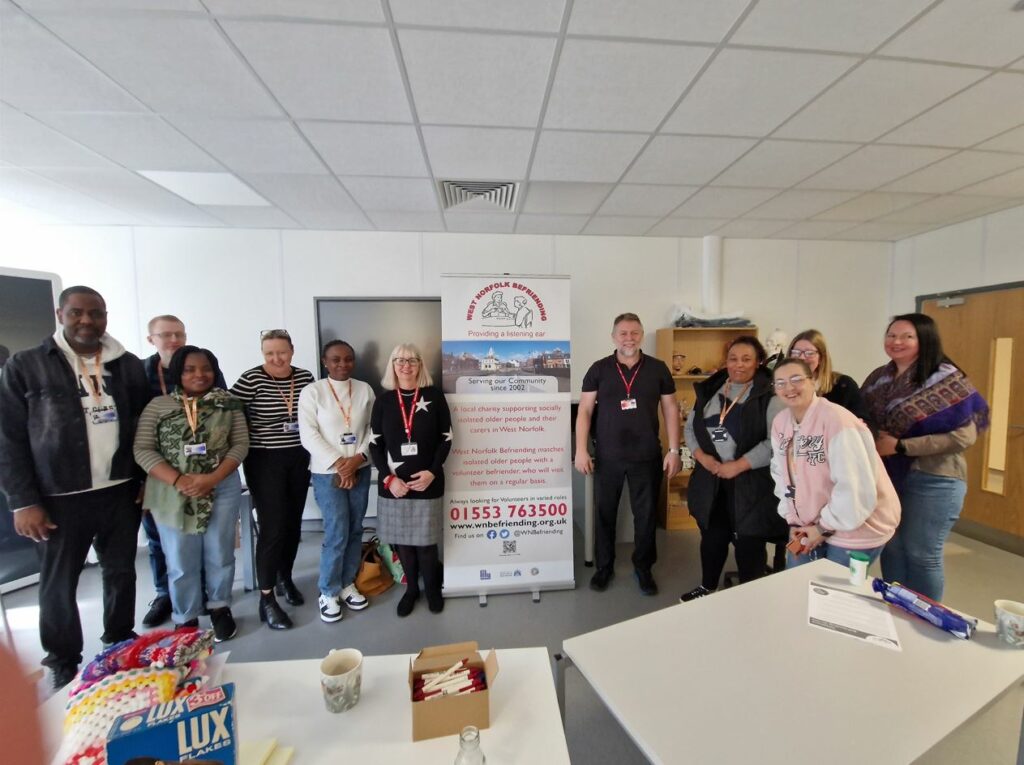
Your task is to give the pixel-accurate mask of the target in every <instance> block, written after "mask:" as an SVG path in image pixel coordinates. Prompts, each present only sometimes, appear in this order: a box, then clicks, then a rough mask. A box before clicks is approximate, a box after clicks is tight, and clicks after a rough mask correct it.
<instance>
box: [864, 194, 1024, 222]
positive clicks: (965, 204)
mask: <svg viewBox="0 0 1024 765" xmlns="http://www.w3.org/2000/svg"><path fill="white" fill-rule="evenodd" d="M1012 204H1013V203H1012V202H1010V201H1009V200H1005V199H999V198H997V197H982V196H954V195H952V194H950V195H947V196H944V197H935V198H934V199H929V200H928V201H926V202H922V203H921V204H919V205H914V206H913V207H908V208H906V209H905V210H899V211H898V212H894V213H891V214H889V215H886V216H885V217H884V218H879V219H878V221H877V222H878V223H953V222H955V221H958V220H962V219H964V218H972V217H975V216H977V215H982V214H983V213H986V212H991V211H993V210H995V209H999V208H1002V207H1009V206H1011V205H1012Z"/></svg>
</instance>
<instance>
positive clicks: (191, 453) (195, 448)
mask: <svg viewBox="0 0 1024 765" xmlns="http://www.w3.org/2000/svg"><path fill="white" fill-rule="evenodd" d="M183 448H184V450H185V456H186V457H196V456H198V455H200V454H206V444H184V447H183Z"/></svg>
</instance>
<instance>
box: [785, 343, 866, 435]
mask: <svg viewBox="0 0 1024 765" xmlns="http://www.w3.org/2000/svg"><path fill="white" fill-rule="evenodd" d="M786 355H787V356H788V357H789V358H791V359H800V360H802V361H804V362H806V364H807V366H808V367H810V368H811V376H812V379H813V380H814V390H815V392H816V393H817V394H818V395H819V396H821V397H822V398H823V399H826V400H828V401H831V402H832V403H833V404H839V406H841V407H843V408H844V409H848V410H850V411H851V412H853V413H854V414H855V415H857V416H858V417H860V418H861V419H863V418H864V411H863V409H862V406H861V400H860V388H859V387H858V386H857V383H856V382H854V379H853V378H852V377H850V376H849V375H844V374H842V373H840V372H837V371H835V369H833V368H832V357H831V356H829V353H828V346H827V345H825V336H824V335H822V334H821V333H820V332H819V331H818V330H816V329H805V330H804V331H803V332H801V333H800V334H798V335H797V336H796V337H794V338H793V340H792V341H791V342H790V343H789V350H788V351H787V352H786Z"/></svg>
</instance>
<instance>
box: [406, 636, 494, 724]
mask: <svg viewBox="0 0 1024 765" xmlns="http://www.w3.org/2000/svg"><path fill="white" fill-rule="evenodd" d="M460 659H465V660H466V663H467V665H468V666H469V668H470V669H482V670H483V672H484V677H486V678H487V688H485V689H484V690H482V691H477V692H476V693H470V694H467V695H465V696H444V697H442V698H439V699H430V700H427V701H412V694H413V686H414V685H415V683H416V680H417V679H418V678H419V677H420V676H421V675H423V674H426V673H429V672H443V671H444V670H446V669H448V668H449V667H450V666H451V665H452V664H454V663H455V662H457V661H459V660H460ZM497 676H498V653H497V651H495V650H494V649H491V651H490V652H489V653H488V654H487V658H486V659H484V658H482V657H481V656H480V652H479V650H478V646H477V644H476V641H470V642H468V643H449V644H448V645H437V646H432V647H430V648H424V649H423V650H422V651H420V652H419V654H418V655H417V656H416V658H415V659H413V660H412V661H411V662H410V663H409V699H410V701H411V702H412V740H413V741H422V740H423V739H425V738H436V737H437V736H449V735H451V734H453V733H456V734H457V733H461V732H462V729H463V728H464V727H466V726H467V725H475V726H476V727H477V728H480V729H481V730H483V729H484V728H488V727H490V725H491V688H493V687H494V679H495V678H496V677H497Z"/></svg>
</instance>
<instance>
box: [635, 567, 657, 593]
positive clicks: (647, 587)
mask: <svg viewBox="0 0 1024 765" xmlns="http://www.w3.org/2000/svg"><path fill="white" fill-rule="evenodd" d="M636 581H637V584H639V585H640V592H642V593H643V594H644V595H657V594H658V583H657V582H655V581H654V577H653V576H652V575H651V572H650V570H646V571H642V570H640V569H637V570H636Z"/></svg>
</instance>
